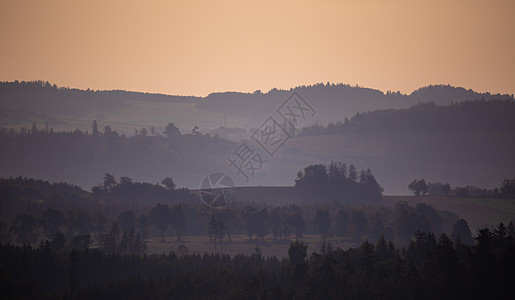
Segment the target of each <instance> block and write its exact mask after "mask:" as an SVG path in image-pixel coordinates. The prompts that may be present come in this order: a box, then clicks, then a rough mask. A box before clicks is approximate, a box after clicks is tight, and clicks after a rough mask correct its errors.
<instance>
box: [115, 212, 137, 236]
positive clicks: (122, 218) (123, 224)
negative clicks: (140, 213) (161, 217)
mask: <svg viewBox="0 0 515 300" xmlns="http://www.w3.org/2000/svg"><path fill="white" fill-rule="evenodd" d="M136 221H137V220H136V215H135V214H134V213H133V212H132V210H126V211H124V212H122V213H121V214H120V215H119V216H118V223H119V224H120V229H121V230H122V231H130V230H134V228H135V227H136Z"/></svg>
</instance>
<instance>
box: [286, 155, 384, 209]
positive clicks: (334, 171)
mask: <svg viewBox="0 0 515 300" xmlns="http://www.w3.org/2000/svg"><path fill="white" fill-rule="evenodd" d="M295 189H296V190H297V191H298V193H299V195H300V196H301V198H302V199H304V201H307V202H331V201H342V202H344V203H349V204H358V203H359V204H364V203H380V202H382V200H383V197H382V192H383V188H382V187H381V186H380V185H379V184H378V183H377V181H376V179H375V178H374V176H373V175H372V171H371V170H370V169H367V170H361V171H360V172H359V173H358V170H357V169H356V167H355V166H354V165H353V164H351V165H350V166H349V167H348V168H347V165H346V164H345V163H343V162H331V164H330V165H329V166H325V165H322V164H318V165H310V166H308V167H306V168H305V169H304V172H302V171H299V172H298V173H297V178H296V179H295Z"/></svg>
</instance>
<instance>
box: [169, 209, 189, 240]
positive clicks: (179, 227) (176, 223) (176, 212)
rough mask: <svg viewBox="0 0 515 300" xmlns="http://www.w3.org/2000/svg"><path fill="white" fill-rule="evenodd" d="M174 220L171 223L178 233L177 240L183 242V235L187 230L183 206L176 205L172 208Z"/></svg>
mask: <svg viewBox="0 0 515 300" xmlns="http://www.w3.org/2000/svg"><path fill="white" fill-rule="evenodd" d="M171 214H172V222H171V225H172V227H173V228H174V229H175V232H176V233H177V242H181V241H182V239H181V235H182V234H183V233H184V231H186V226H187V222H186V215H185V214H184V210H183V209H182V206H181V205H180V204H179V205H176V206H174V208H173V209H172V212H171Z"/></svg>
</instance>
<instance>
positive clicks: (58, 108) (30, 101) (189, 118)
mask: <svg viewBox="0 0 515 300" xmlns="http://www.w3.org/2000/svg"><path fill="white" fill-rule="evenodd" d="M293 91H297V92H298V93H300V94H301V95H302V97H304V98H305V99H306V101H308V102H309V103H310V104H311V106H313V108H314V110H315V111H316V115H315V118H314V119H313V122H318V123H321V124H327V123H328V122H331V121H333V122H337V121H342V120H343V119H344V118H345V117H347V118H350V117H351V116H353V115H354V114H356V113H357V112H367V111H373V110H378V109H394V108H407V107H410V106H412V105H414V104H417V103H424V102H435V103H436V104H442V105H443V104H450V103H453V102H459V101H465V100H478V99H484V100H492V99H498V100H509V99H512V97H511V96H510V95H500V94H496V95H492V94H490V93H477V92H474V91H472V90H466V89H464V88H458V87H451V86H443V85H437V86H428V87H424V88H421V89H418V90H416V91H414V92H413V93H411V94H410V95H405V94H401V93H399V92H390V91H388V92H386V93H383V92H382V91H379V90H375V89H370V88H365V87H359V86H350V85H346V84H329V83H327V84H316V85H311V86H299V87H295V88H292V89H290V90H278V89H272V90H270V91H268V92H266V93H263V92H260V91H256V92H254V93H239V92H222V93H212V94H210V95H208V96H206V97H194V96H172V95H163V94H152V93H140V92H130V91H120V90H112V91H92V90H89V89H88V90H80V89H71V88H62V87H57V86H55V85H51V84H50V83H48V82H43V81H36V82H1V83H0V120H1V121H0V126H4V127H16V128H19V127H20V126H25V127H30V126H31V124H32V122H34V121H35V122H37V123H38V124H39V125H40V126H42V125H43V124H45V122H48V124H49V125H51V127H53V128H54V129H59V130H74V129H76V128H78V129H81V130H89V129H90V128H91V127H90V124H91V121H92V120H93V119H96V120H97V121H98V122H100V123H101V124H102V126H103V125H104V124H109V125H111V126H112V127H113V128H114V129H116V130H118V131H121V132H125V133H129V134H131V133H132V132H134V129H138V130H139V129H141V127H150V126H154V127H155V128H156V129H158V130H160V131H161V130H162V129H163V128H164V126H166V124H167V123H168V122H170V121H172V122H174V123H175V124H176V125H177V126H178V127H179V128H180V129H181V130H182V131H183V132H189V131H190V130H191V129H192V128H193V127H194V126H198V127H200V129H201V130H205V131H208V130H210V129H214V128H218V127H220V126H222V125H224V124H226V125H227V126H229V127H240V128H245V129H249V128H255V127H257V126H259V125H260V124H261V123H262V122H263V121H264V120H265V119H266V118H267V117H268V116H270V115H272V114H274V112H275V110H276V109H277V108H278V107H279V106H280V105H281V103H283V102H284V101H285V100H286V99H287V97H288V96H289V95H290V94H291V93H292V92H293Z"/></svg>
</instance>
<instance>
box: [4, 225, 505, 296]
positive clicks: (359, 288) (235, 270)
mask: <svg viewBox="0 0 515 300" xmlns="http://www.w3.org/2000/svg"><path fill="white" fill-rule="evenodd" d="M514 237H515V231H514V229H513V226H512V225H511V224H510V226H509V227H506V226H504V225H503V224H502V223H500V224H499V225H497V226H496V227H495V228H494V229H493V231H492V230H489V229H488V228H484V229H481V230H480V231H479V233H478V234H477V235H476V236H475V244H474V245H472V246H468V245H464V244H463V243H461V241H460V239H459V238H457V239H456V242H453V241H452V240H451V239H450V238H449V237H448V236H447V235H445V234H441V235H439V236H435V235H434V234H433V233H430V232H429V233H428V232H420V231H418V232H416V233H415V238H414V239H413V240H412V241H410V243H409V245H407V246H406V247H402V248H399V247H395V246H394V244H392V243H391V242H390V241H387V240H386V239H385V238H384V236H381V237H380V238H379V239H378V241H377V242H370V241H368V240H365V241H364V242H362V243H361V245H360V246H359V247H357V248H350V249H345V250H344V249H339V248H337V249H333V248H332V246H331V245H330V243H327V244H326V243H324V244H323V245H322V248H321V249H320V250H319V251H317V252H313V253H311V254H309V253H310V252H311V250H312V249H309V250H310V251H309V252H308V249H307V247H306V246H304V244H303V243H302V241H299V240H296V241H295V242H292V243H291V245H290V248H289V250H288V258H287V259H283V260H278V259H277V258H275V257H263V256H262V255H261V253H260V250H259V248H256V251H255V253H254V254H251V255H243V254H242V255H237V256H235V257H229V256H227V255H220V254H217V255H213V254H211V255H209V254H207V253H206V254H199V253H193V254H178V253H169V254H167V255H157V256H150V257H148V256H141V255H136V254H125V255H121V254H107V253H105V252H103V251H101V250H98V249H85V250H77V249H72V250H70V249H55V248H54V246H53V244H52V242H44V243H41V244H40V245H39V246H37V247H31V246H28V245H27V246H15V245H10V244H2V245H0V265H1V266H2V275H1V276H2V280H1V281H0V282H1V283H0V284H1V285H2V286H1V288H0V291H1V292H0V293H1V296H2V298H4V299H7V298H25V297H28V298H39V299H42V298H70V297H71V298H78V299H91V298H95V299H113V298H116V299H127V298H131V299H135V298H146V299H148V298H172V299H207V298H209V299H212V298H224V299H285V298H288V299H293V298H299V299H342V298H359V299H363V298H386V299H413V298H420V299H435V298H438V299H456V298H468V299H470V298H488V297H493V298H496V299H504V298H509V295H511V294H513V292H515V287H514V286H513V281H514V280H515V272H514V271H513V270H514V268H515V243H514ZM29 270H30V271H29Z"/></svg>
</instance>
